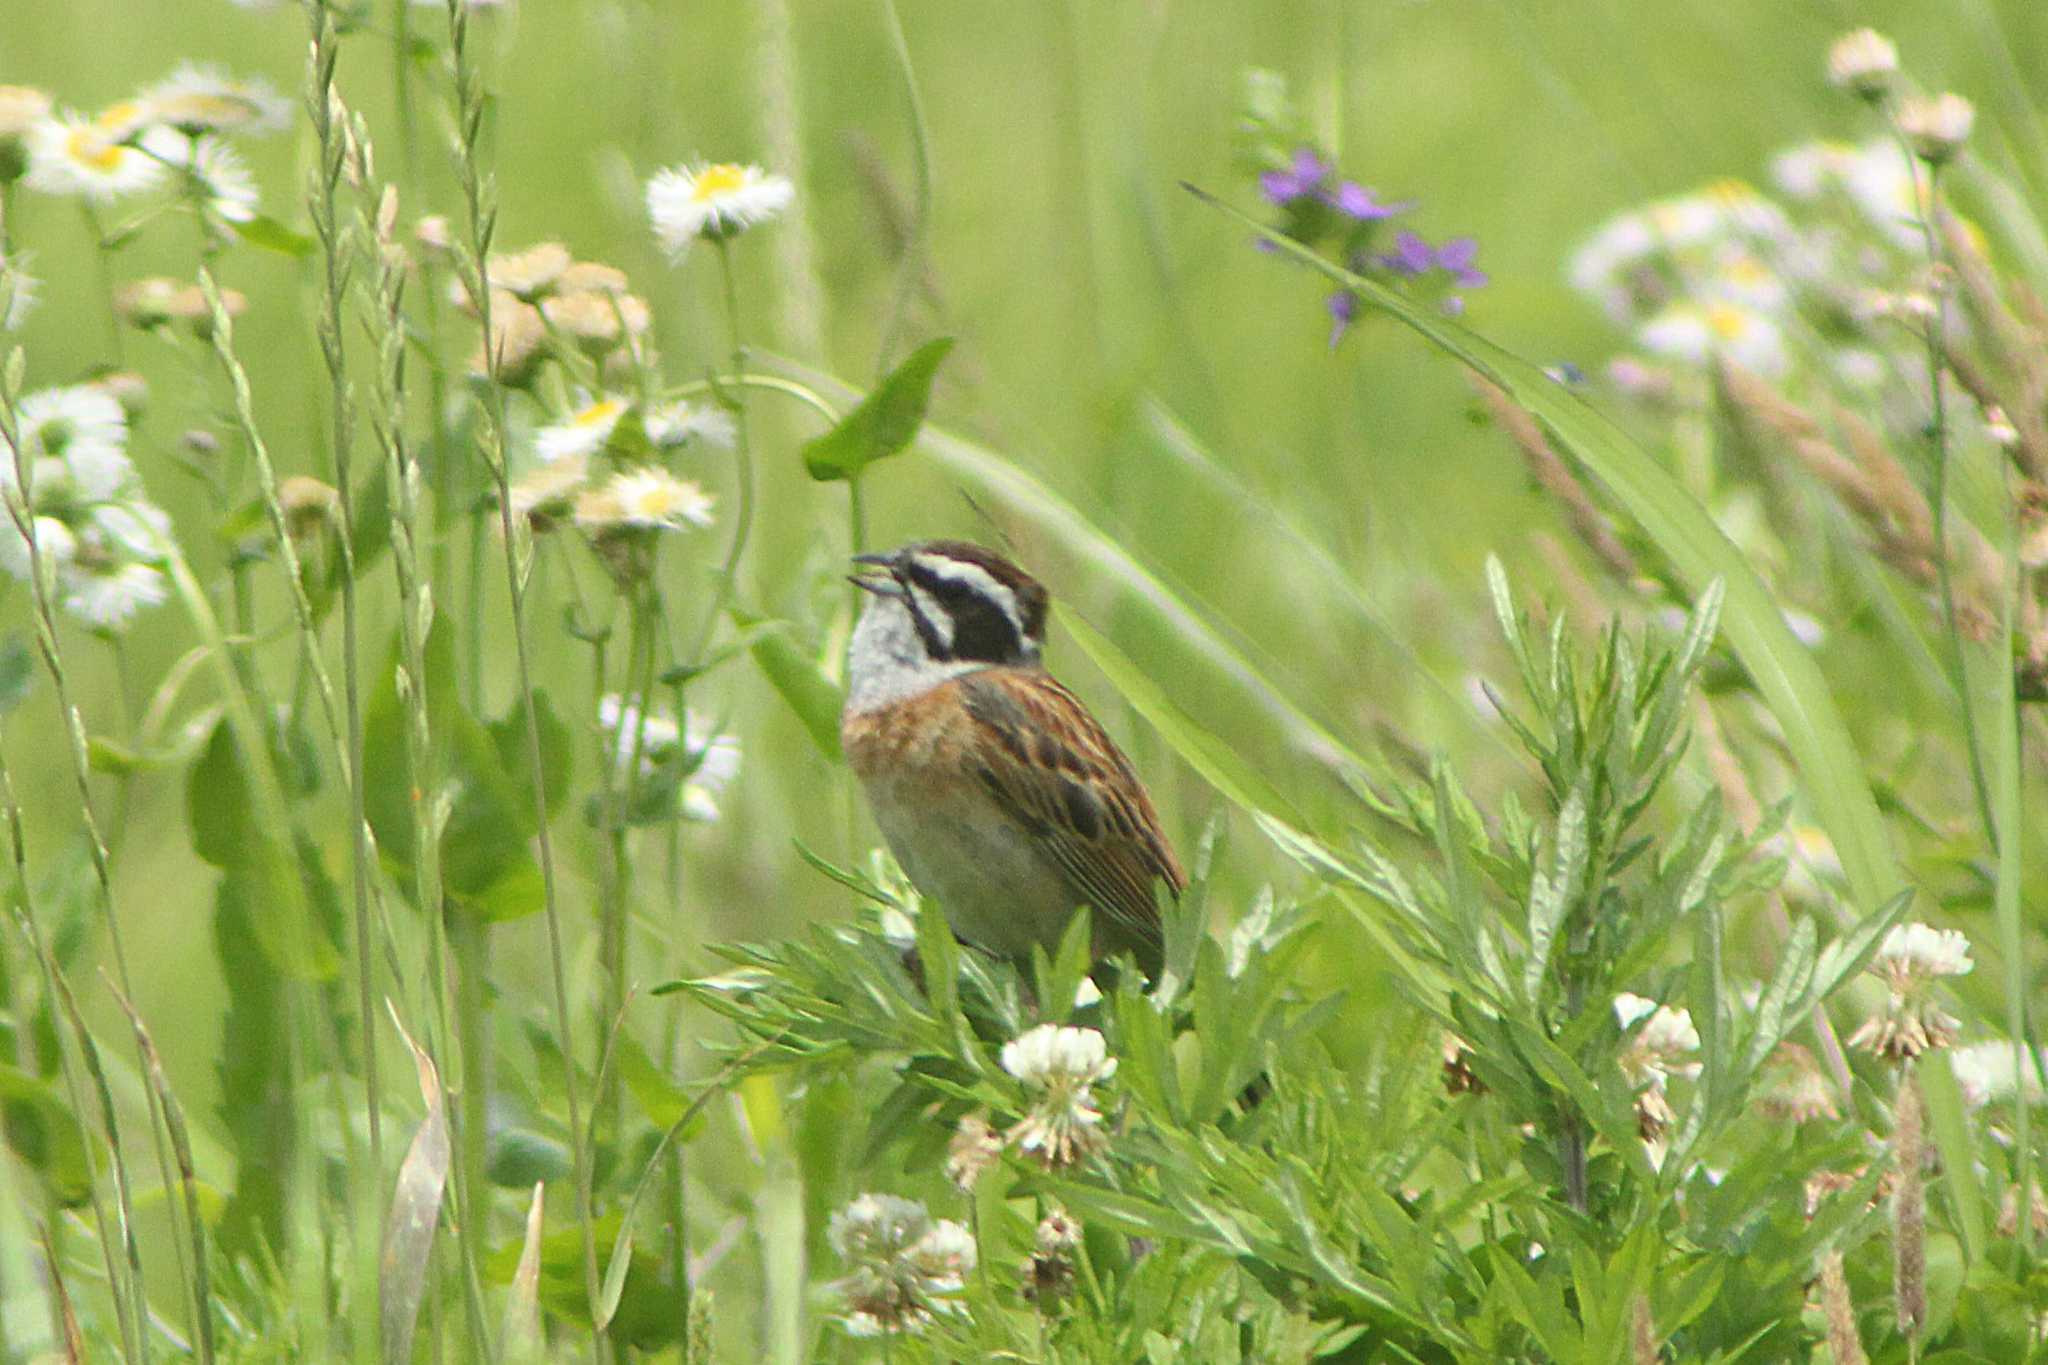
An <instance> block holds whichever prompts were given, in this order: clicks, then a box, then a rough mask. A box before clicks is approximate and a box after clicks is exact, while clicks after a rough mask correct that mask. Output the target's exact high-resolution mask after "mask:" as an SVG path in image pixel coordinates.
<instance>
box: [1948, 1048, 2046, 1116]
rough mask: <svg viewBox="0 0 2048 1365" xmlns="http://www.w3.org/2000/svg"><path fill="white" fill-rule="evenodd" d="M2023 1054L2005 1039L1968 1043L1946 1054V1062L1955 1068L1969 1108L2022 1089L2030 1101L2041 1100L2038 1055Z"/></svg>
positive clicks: (2003, 1098) (2008, 1096)
mask: <svg viewBox="0 0 2048 1365" xmlns="http://www.w3.org/2000/svg"><path fill="white" fill-rule="evenodd" d="M2022 1058H2023V1054H2022V1053H2017V1052H2015V1050H2014V1048H2013V1045H2012V1044H2011V1043H2010V1042H2009V1041H2007V1040H2005V1039H1997V1040H1994V1041H1991V1042H1984V1043H1971V1044H1970V1045H1969V1046H1968V1047H1959V1048H1956V1049H1955V1050H1953V1051H1952V1052H1950V1053H1949V1054H1948V1060H1949V1065H1950V1066H1952V1067H1954V1068H1955V1073H1956V1084H1957V1085H1959V1086H1961V1087H1962V1091H1963V1100H1964V1102H1965V1103H1967V1104H1968V1105H1969V1106H1970V1107H1971V1108H1972V1109H1982V1108H1983V1107H1984V1106H1985V1105H1987V1104H1991V1103H1994V1102H1997V1101H2001V1100H2010V1099H2013V1098H2015V1097H2016V1096H2018V1095H2020V1094H2022V1093H2024V1094H2025V1095H2026V1098H2027V1103H2029V1104H2039V1103H2040V1102H2041V1095H2042V1091H2041V1077H2040V1073H2039V1072H2038V1071H2037V1070H2036V1069H2035V1067H2036V1065H2037V1064H2038V1062H2039V1060H2040V1059H2039V1058H2036V1057H2024V1060H2022Z"/></svg>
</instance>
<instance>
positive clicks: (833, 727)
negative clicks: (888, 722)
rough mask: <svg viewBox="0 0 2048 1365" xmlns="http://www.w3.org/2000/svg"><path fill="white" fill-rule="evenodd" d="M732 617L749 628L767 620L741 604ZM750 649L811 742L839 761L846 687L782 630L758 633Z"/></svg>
mask: <svg viewBox="0 0 2048 1365" xmlns="http://www.w3.org/2000/svg"><path fill="white" fill-rule="evenodd" d="M732 619H733V623H734V624H735V625H737V626H738V627H739V628H740V629H741V630H742V631H747V632H752V631H754V630H756V629H757V628H758V627H760V626H762V625H763V624H764V623H763V622H762V620H761V619H760V618H759V617H756V616H752V615H750V614H748V613H747V612H744V611H742V610H740V609H739V608H738V607H734V608H733V610H732ZM749 652H751V653H752V654H753V656H754V662H755V663H756V664H758V665H759V666H760V669H761V672H762V674H763V675H764V676H766V677H767V679H768V682H769V685H770V686H772V687H774V689H775V691H776V692H777V694H779V695H780V696H781V698H782V699H783V700H784V701H785V702H788V703H789V709H790V710H792V711H794V712H796V718H797V719H798V720H799V721H802V722H803V727H804V733H805V734H807V735H809V736H810V737H811V743H812V744H815V745H816V746H817V748H818V752H819V753H821V754H823V755H824V756H825V757H827V758H829V759H831V760H833V761H834V762H837V761H838V759H839V713H840V711H841V710H843V709H844V708H845V706H846V690H845V689H844V688H842V687H841V686H840V685H839V684H838V683H836V682H834V681H832V679H831V678H829V677H827V676H826V675H825V670H824V669H822V668H820V667H819V666H818V663H817V661H816V660H815V659H813V658H811V656H810V655H808V654H806V653H804V652H803V651H802V650H801V649H798V648H797V647H796V644H795V643H794V642H793V641H792V640H791V639H790V638H789V636H788V635H787V634H786V633H784V632H782V631H767V632H764V633H761V634H758V635H756V636H755V637H754V642H753V644H752V645H751V646H749Z"/></svg>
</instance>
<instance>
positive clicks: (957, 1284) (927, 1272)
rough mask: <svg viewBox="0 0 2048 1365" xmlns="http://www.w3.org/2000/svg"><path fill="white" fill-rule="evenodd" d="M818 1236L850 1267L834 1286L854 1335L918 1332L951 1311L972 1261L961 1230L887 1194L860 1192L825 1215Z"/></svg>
mask: <svg viewBox="0 0 2048 1365" xmlns="http://www.w3.org/2000/svg"><path fill="white" fill-rule="evenodd" d="M825 1237H826V1240H827V1241H828V1242H830V1243H831V1245H832V1249H833V1251H835V1252H837V1253H838V1254H839V1256H840V1258H841V1259H842V1260H844V1261H845V1262H846V1263H847V1265H848V1267H849V1269H850V1271H851V1273H850V1274H848V1275H847V1277H846V1278H845V1279H843V1280H841V1281H839V1283H838V1286H837V1287H838V1289H839V1291H840V1292H841V1293H842V1294H844V1295H845V1296H846V1308H847V1318H846V1329H847V1331H848V1332H850V1333H852V1334H853V1335H854V1336H862V1337H874V1336H883V1335H887V1334H891V1333H896V1332H919V1331H922V1330H923V1329H924V1328H925V1327H926V1326H927V1325H928V1324H930V1322H931V1321H932V1319H933V1318H934V1317H935V1316H936V1315H938V1314H940V1313H946V1312H951V1311H953V1309H954V1307H955V1305H954V1304H953V1303H952V1302H951V1296H952V1295H955V1294H958V1293H959V1292H960V1290H961V1288H962V1286H964V1285H965V1284H966V1282H967V1276H968V1275H969V1274H970V1273H971V1272H972V1271H973V1270H974V1267H975V1262H976V1259H977V1258H976V1251H975V1245H974V1238H973V1236H972V1235H971V1234H970V1233H969V1232H968V1231H967V1229H966V1228H964V1227H962V1226H961V1225H960V1224H958V1223H955V1222H953V1221H952V1220H950V1219H939V1220H937V1221H934V1220H933V1218H932V1216H931V1214H930V1213H929V1212H927V1211H926V1209H925V1206H924V1205H923V1204H921V1203H919V1202H917V1201H916V1200H914V1199H901V1198H898V1197H897V1196H895V1195H890V1194H863V1195H861V1196H860V1197H859V1198H858V1199H855V1200H854V1201H853V1202H852V1203H850V1204H848V1205H847V1206H846V1207H845V1208H843V1209H841V1210H840V1211H839V1212H838V1213H835V1214H833V1215H832V1221H831V1223H830V1224H829V1225H828V1226H827V1228H826V1232H825Z"/></svg>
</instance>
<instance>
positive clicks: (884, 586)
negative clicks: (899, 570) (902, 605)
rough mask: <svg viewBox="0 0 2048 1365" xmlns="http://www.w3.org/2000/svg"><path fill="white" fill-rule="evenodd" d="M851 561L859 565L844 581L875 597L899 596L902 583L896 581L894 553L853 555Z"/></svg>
mask: <svg viewBox="0 0 2048 1365" xmlns="http://www.w3.org/2000/svg"><path fill="white" fill-rule="evenodd" d="M853 562H854V563H855V564H858V565H859V566H860V567H859V568H857V569H855V570H854V571H853V572H852V573H850V574H848V575H847V576H846V581H847V582H849V583H851V584H853V586H854V587H856V588H860V589H862V590H863V591H865V592H871V593H873V594H874V595H875V596H877V597H901V596H903V585H902V584H900V583H898V582H897V581H896V557H895V556H894V555H855V556H854V557H853Z"/></svg>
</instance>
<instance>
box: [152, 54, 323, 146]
mask: <svg viewBox="0 0 2048 1365" xmlns="http://www.w3.org/2000/svg"><path fill="white" fill-rule="evenodd" d="M138 103H140V104H141V105H142V107H143V108H144V109H146V110H147V111H148V113H149V117H150V119H151V121H152V122H156V123H162V124H164V125H166V126H167V127H171V128H176V129H177V130H178V131H179V132H181V133H184V134H185V135H186V136H187V137H194V138H196V137H198V136H199V135H200V134H201V133H275V132H280V131H282V130H283V129H285V128H288V127H290V126H291V118H292V107H291V104H290V103H289V102H287V101H286V100H285V99H284V98H283V97H282V96H280V95H279V94H278V93H277V91H276V89H275V88H274V87H272V85H271V84H270V82H269V81H266V80H263V79H262V78H261V77H257V78H254V79H249V80H244V79H241V78H239V77H236V76H230V75H228V74H227V73H226V72H225V71H223V70H221V69H220V68H219V67H215V66H196V65H194V64H192V63H190V62H187V63H185V64H184V65H182V66H180V67H178V69H177V70H175V71H173V72H172V73H171V74H170V75H169V76H167V77H166V78H164V79H163V80H161V81H158V82H157V83H156V84H155V85H152V86H150V87H149V88H148V89H147V90H144V91H143V92H142V96H141V98H140V100H139V101H138Z"/></svg>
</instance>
